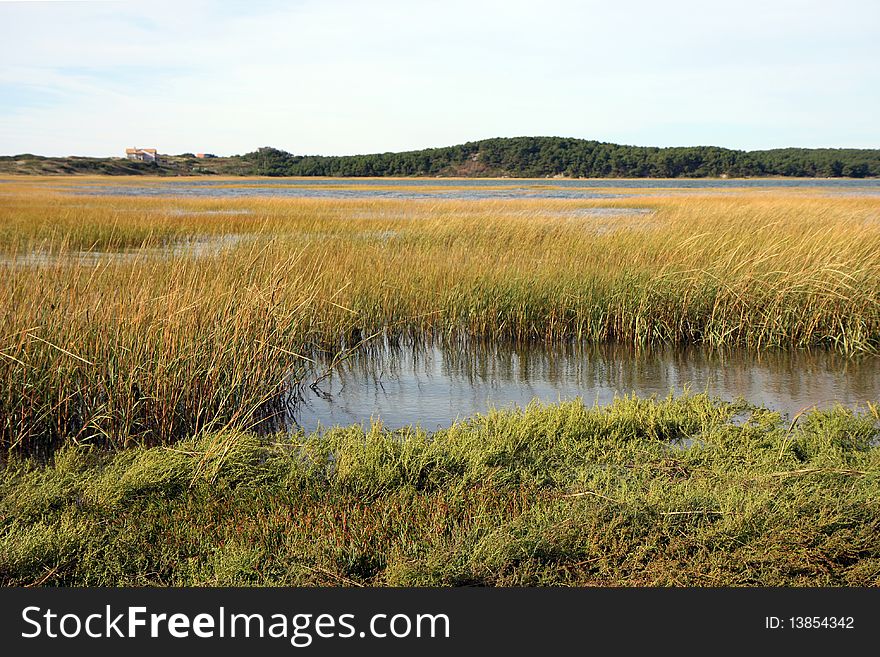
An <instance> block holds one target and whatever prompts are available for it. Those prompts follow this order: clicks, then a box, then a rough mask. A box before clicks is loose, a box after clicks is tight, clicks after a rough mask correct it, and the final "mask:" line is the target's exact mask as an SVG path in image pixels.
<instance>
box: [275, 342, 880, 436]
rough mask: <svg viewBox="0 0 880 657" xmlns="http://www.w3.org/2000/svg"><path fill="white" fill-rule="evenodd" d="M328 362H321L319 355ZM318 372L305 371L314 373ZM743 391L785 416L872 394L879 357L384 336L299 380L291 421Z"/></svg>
mask: <svg viewBox="0 0 880 657" xmlns="http://www.w3.org/2000/svg"><path fill="white" fill-rule="evenodd" d="M325 365H326V364H325ZM317 376H318V373H317V372H316V373H315V374H314V375H313V377H312V380H314V378H317ZM685 388H688V389H690V390H691V391H694V392H708V393H710V394H712V395H716V396H719V397H722V398H724V399H730V400H732V399H735V398H737V397H743V398H745V399H746V400H747V401H749V402H752V403H754V404H758V405H763V406H767V407H769V408H772V409H774V410H778V411H780V412H782V413H785V414H786V415H788V416H789V417H792V416H794V415H795V414H797V413H798V412H799V411H801V410H803V409H805V408H808V407H811V406H813V405H816V406H818V407H820V408H828V407H831V406H833V405H835V404H836V403H840V404H844V405H846V406H850V407H857V406H863V405H864V403H865V402H866V401H875V400H876V399H877V397H878V395H877V393H878V390H880V357H876V356H868V357H863V358H860V359H846V358H843V357H841V356H839V355H838V354H835V353H831V352H827V351H809V352H806V351H798V352H767V353H763V354H753V353H749V352H745V351H728V352H725V353H719V352H710V351H707V350H704V349H699V348H687V349H675V348H665V349H653V350H650V351H644V350H643V351H637V350H634V349H630V348H626V347H622V346H610V345H605V346H593V347H582V346H567V347H557V348H547V347H543V346H518V347H510V346H507V347H505V346H494V347H485V346H475V345H467V346H466V347H460V348H457V347H441V346H419V347H406V348H393V347H390V346H384V347H382V348H378V349H373V350H371V351H366V352H362V353H357V354H355V355H353V356H351V357H350V358H349V359H348V360H346V361H344V362H342V363H341V364H339V365H338V366H337V367H336V368H334V369H333V371H332V372H331V373H330V374H329V376H327V377H326V378H324V379H322V380H321V381H319V382H318V384H317V385H316V386H315V387H314V389H313V388H310V387H308V386H305V387H304V388H303V389H302V391H301V393H302V398H301V399H300V400H299V402H298V403H297V404H296V405H295V406H294V410H293V416H292V418H291V419H292V421H293V423H294V424H295V426H301V427H303V428H304V429H306V430H313V429H315V428H316V427H318V426H319V425H320V426H323V427H328V426H333V425H337V424H340V425H346V424H353V423H361V422H369V420H370V419H371V418H376V419H379V418H381V420H382V422H383V423H384V424H385V425H386V426H388V427H401V426H406V425H411V424H412V425H415V424H418V425H420V426H422V427H424V428H425V429H436V428H438V427H443V426H448V425H450V424H451V423H452V422H453V421H455V420H456V419H460V418H465V417H468V416H470V415H473V414H474V413H482V412H485V411H486V410H487V409H488V408H490V407H496V408H505V407H512V406H513V405H520V406H523V405H525V404H528V403H529V402H530V401H531V400H533V399H538V400H541V401H545V402H553V401H559V400H565V399H574V398H576V397H581V398H583V400H584V402H585V403H588V404H592V403H598V404H608V403H610V402H611V401H612V400H613V399H614V397H615V396H616V395H618V396H619V395H623V394H630V393H635V394H637V395H639V396H651V395H659V396H665V395H667V394H668V393H669V392H670V391H675V392H677V393H680V392H682V391H683V390H684V389H685Z"/></svg>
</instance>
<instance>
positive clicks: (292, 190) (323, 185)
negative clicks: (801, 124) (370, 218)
mask: <svg viewBox="0 0 880 657" xmlns="http://www.w3.org/2000/svg"><path fill="white" fill-rule="evenodd" d="M408 187H412V188H414V189H413V190H412V191H410V190H408V189H406V188H408ZM610 187H613V188H621V189H633V190H652V189H657V190H697V191H699V190H710V191H711V190H718V189H730V188H749V189H770V188H806V187H810V188H816V189H821V190H823V191H828V192H833V193H835V194H841V193H845V194H848V195H851V194H858V195H865V194H867V195H878V194H880V183H878V181H877V180H874V179H865V180H856V179H840V178H758V179H736V178H729V179H719V178H705V179H701V178H697V179H682V178H676V179H652V180H646V179H637V180H633V179H614V178H590V179H584V180H562V179H545V178H541V179H522V178H511V179H486V178H482V179H480V178H477V179H473V178H471V179H460V178H457V179H454V178H274V179H265V178H264V179H257V180H255V179H242V180H235V179H232V180H230V179H224V180H192V179H188V180H162V181H155V180H151V181H144V182H141V181H132V180H130V179H127V180H126V181H125V184H117V183H115V182H114V183H113V184H107V185H103V184H76V185H75V186H72V187H70V188H69V190H70V191H74V192H75V193H81V194H97V195H111V196H148V197H152V196H179V197H183V198H191V197H227V198H236V197H252V196H263V197H265V196H269V197H279V196H280V197H296V198H338V199H362V198H387V199H407V200H429V199H433V200H439V199H448V200H491V199H499V200H501V199H590V198H619V197H621V196H626V195H628V194H619V193H609V192H600V191H595V190H596V188H610ZM391 188H397V189H391ZM419 188H421V189H419ZM447 188H448V189H447ZM679 193H680V192H679Z"/></svg>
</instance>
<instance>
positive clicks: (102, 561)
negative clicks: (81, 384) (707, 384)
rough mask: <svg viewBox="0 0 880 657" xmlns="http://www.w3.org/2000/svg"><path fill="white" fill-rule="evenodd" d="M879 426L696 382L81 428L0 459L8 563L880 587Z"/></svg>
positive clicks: (369, 576) (106, 576)
mask: <svg viewBox="0 0 880 657" xmlns="http://www.w3.org/2000/svg"><path fill="white" fill-rule="evenodd" d="M744 415H745V416H747V417H748V418H749V419H748V420H747V421H746V422H745V423H742V422H736V421H735V417H739V418H742V416H744ZM877 437H878V429H877V425H876V424H875V420H874V419H873V418H871V417H863V416H854V415H852V414H851V413H850V412H849V411H844V410H836V411H829V412H822V413H818V412H817V413H813V414H811V415H809V416H807V417H806V418H805V419H804V420H803V421H802V422H801V423H800V424H798V425H795V426H793V427H791V426H790V425H789V424H788V423H787V422H785V423H784V422H781V421H780V419H779V417H778V416H777V415H776V414H773V413H770V412H767V411H763V410H760V409H753V408H746V407H744V406H740V405H730V404H724V403H720V402H713V401H711V400H709V399H707V398H706V397H704V396H694V397H679V398H670V399H667V400H663V401H638V400H634V399H622V400H618V401H617V402H616V403H615V404H614V405H613V406H611V407H607V408H604V409H596V408H592V409H590V408H584V407H583V406H582V405H581V404H580V403H577V402H573V403H566V404H561V405H553V406H546V407H541V406H531V407H529V408H528V409H526V410H525V411H523V412H517V413H510V412H506V413H500V412H496V413H492V414H490V415H488V416H484V417H477V418H475V419H473V420H469V421H467V422H465V423H463V424H459V425H456V426H454V427H452V428H451V429H449V430H446V431H440V432H438V433H436V434H433V435H430V436H429V435H426V434H424V433H421V432H417V431H403V432H400V433H397V434H391V433H388V432H386V431H384V430H382V429H381V428H380V427H373V428H372V429H368V430H367V431H366V432H364V431H362V430H361V429H360V428H357V427H352V428H347V429H337V430H334V431H332V432H330V433H329V434H327V435H326V436H324V437H319V436H308V437H304V436H299V437H295V438H294V439H292V440H290V439H287V438H284V437H280V438H278V439H277V440H267V441H261V440H259V439H256V438H254V437H253V436H250V435H247V434H241V433H236V432H220V433H215V434H206V435H203V436H201V437H198V438H193V439H190V440H186V441H184V442H181V443H179V444H177V445H176V446H175V447H174V448H170V449H169V448H152V449H143V448H136V449H132V450H127V451H123V452H117V453H114V454H112V455H111V454H107V453H102V452H98V451H95V450H90V449H88V448H83V447H73V446H70V447H67V448H65V449H64V450H62V451H61V452H60V453H59V454H58V455H57V458H56V459H55V463H54V465H53V466H52V467H48V468H39V467H36V468H35V467H33V466H30V465H27V464H26V463H24V464H12V465H10V467H8V468H7V469H6V470H5V472H3V473H2V475H0V477H2V479H0V583H2V584H5V585H28V584H34V583H40V584H46V585H212V586H213V585H316V584H317V585H416V586H422V585H439V586H448V585H460V584H481V585H547V584H569V585H570V584H576V585H605V586H608V585H689V586H739V585H746V586H749V585H763V586H814V585H847V586H876V585H878V584H880V544H878V542H877V540H876V538H877V535H878V532H880V505H878V492H880V451H878V450H880V448H878V447H876V446H875V447H871V446H870V442H871V440H872V439H873V440H876V439H877ZM685 439H695V440H693V441H692V445H691V446H690V447H681V446H680V445H678V446H677V445H676V444H675V443H676V441H679V442H680V441H682V440H685Z"/></svg>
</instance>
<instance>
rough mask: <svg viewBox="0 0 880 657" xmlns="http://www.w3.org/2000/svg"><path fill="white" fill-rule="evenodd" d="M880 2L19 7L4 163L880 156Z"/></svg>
mask: <svg viewBox="0 0 880 657" xmlns="http://www.w3.org/2000/svg"><path fill="white" fill-rule="evenodd" d="M878 35H880V2H878V1H877V0H835V1H834V2H830V1H829V0H822V1H812V0H775V1H774V0H762V1H760V2H759V1H754V0H740V1H738V2H735V3H734V2H726V3H721V2H706V1H705V0H703V1H676V0H666V1H664V2H659V1H653V2H647V1H635V0H616V1H615V2H609V1H608V0H601V1H592V0H587V1H583V0H582V1H579V2H575V1H568V0H560V1H549V2H517V1H515V0H507V1H505V2H488V1H486V2H484V1H481V0H469V1H461V0H442V1H431V0H429V1H425V2H413V1H412V0H409V1H400V0H374V1H371V2H364V1H360V2H357V1H349V0H323V1H312V0H299V1H297V0H292V1H289V2H284V1H280V0H278V1H264V2H260V1H259V0H251V1H250V2H232V1H228V2H222V1H218V0H212V1H210V2H209V1H204V0H177V1H176V2H164V1H162V0H160V1H156V0H153V1H150V2H147V1H143V2H121V1H120V2H114V1H90V2H89V1H86V2H76V1H71V2H64V1H56V2H3V1H0V154H13V153H22V152H31V153H38V154H44V155H68V154H78V155H119V154H120V153H121V152H122V151H123V149H124V148H125V147H127V146H142V147H156V148H158V149H159V150H160V151H161V152H166V153H181V152H186V151H190V152H213V153H217V154H232V153H243V152H247V151H251V150H254V149H255V148H257V147H259V146H265V145H271V146H276V147H278V148H283V149H285V150H288V151H291V152H294V153H302V154H306V153H309V154H343V153H369V152H381V151H396V150H406V149H415V148H424V147H431V146H443V145H450V144H456V143H461V142H464V141H468V140H474V139H482V138H487V137H497V136H502V137H503V136H519V135H559V136H567V137H581V138H586V139H598V140H601V141H611V142H618V143H628V144H639V145H655V146H670V145H682V146H684V145H699V144H713V145H719V146H727V147H731V148H745V149H756V148H775V147H784V146H805V147H856V148H880V37H878Z"/></svg>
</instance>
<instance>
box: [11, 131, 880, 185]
mask: <svg viewBox="0 0 880 657" xmlns="http://www.w3.org/2000/svg"><path fill="white" fill-rule="evenodd" d="M0 173H3V174H9V173H20V174H107V175H132V174H152V175H170V176H176V175H218V174H219V175H255V176H463V177H512V178H547V177H567V178H679V177H687V178H702V177H715V176H728V177H755V176H801V177H852V178H866V177H875V176H880V149H851V148H778V149H773V150H764V151H738V150H731V149H727V148H720V147H717V146H687V147H670V148H656V147H651V146H623V145H620V144H610V143H605V142H599V141H590V140H585V139H567V138H563V137H511V138H497V139H484V140H482V141H473V142H467V143H465V144H460V145H458V146H447V147H445V148H429V149H424V150H419V151H406V152H401V153H375V154H371V155H342V156H322V155H294V154H291V153H288V152H286V151H282V150H278V149H276V148H270V147H264V148H260V149H258V150H256V151H254V152H252V153H246V154H245V155H236V156H232V157H218V158H208V159H200V158H195V157H192V156H190V155H188V154H184V155H177V156H163V160H162V163H161V164H158V165H157V164H146V163H141V162H132V161H128V160H125V159H122V158H85V157H67V158H51V157H40V156H36V155H15V156H0Z"/></svg>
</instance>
